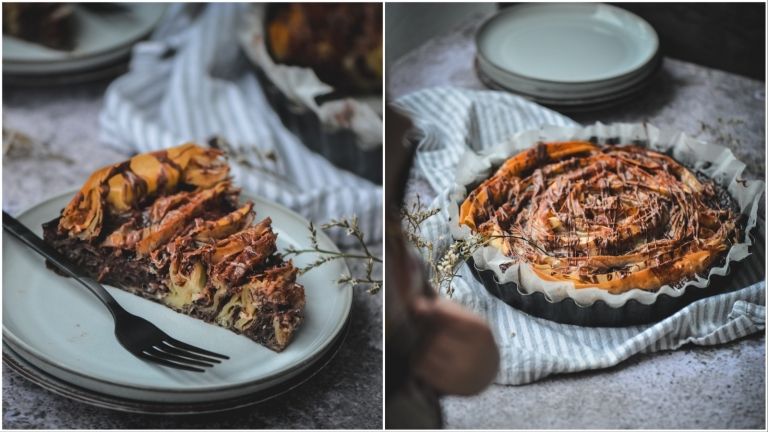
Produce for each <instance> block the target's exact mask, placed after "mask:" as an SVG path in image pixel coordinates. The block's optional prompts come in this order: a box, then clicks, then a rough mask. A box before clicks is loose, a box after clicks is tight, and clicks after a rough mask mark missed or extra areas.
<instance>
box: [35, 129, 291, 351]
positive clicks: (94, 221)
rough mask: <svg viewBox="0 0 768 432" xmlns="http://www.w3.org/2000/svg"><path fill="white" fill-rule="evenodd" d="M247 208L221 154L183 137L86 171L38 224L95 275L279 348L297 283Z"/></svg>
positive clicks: (286, 336)
mask: <svg viewBox="0 0 768 432" xmlns="http://www.w3.org/2000/svg"><path fill="white" fill-rule="evenodd" d="M254 217H255V213H254V211H253V203H250V202H248V203H245V204H242V205H241V204H239V190H238V189H235V188H233V187H232V184H231V182H230V179H229V166H228V165H227V163H226V160H225V158H224V156H223V154H222V153H221V152H220V151H218V150H216V149H205V148H202V147H199V146H196V145H194V144H185V145H182V146H179V147H174V148H170V149H168V150H165V151H159V152H154V153H147V154H141V155H138V156H135V157H133V158H131V159H130V160H128V161H126V162H123V163H119V164H115V165H111V166H108V167H105V168H102V169H100V170H98V171H96V172H95V173H93V175H91V177H90V178H89V179H88V181H87V182H86V183H85V185H84V186H83V188H82V189H81V190H80V191H79V192H78V193H77V195H75V197H74V198H73V199H72V201H71V202H70V203H69V204H68V205H67V207H66V208H64V209H63V211H62V213H61V217H59V218H57V219H55V220H53V221H51V222H49V223H47V224H45V225H44V233H45V239H46V241H48V242H49V243H51V244H53V245H54V246H55V247H56V248H57V249H58V250H59V251H61V252H62V253H64V254H66V255H67V256H68V257H69V258H70V259H72V260H73V261H75V262H76V263H77V264H78V265H80V266H81V267H82V268H83V269H84V270H85V272H87V273H89V274H90V275H92V276H94V277H96V278H97V279H98V280H100V281H103V282H106V283H110V284H113V285H116V286H119V287H121V288H123V289H125V290H128V291H130V292H133V293H135V294H138V295H141V296H143V297H147V298H150V299H153V300H156V301H159V302H161V303H163V304H165V305H167V306H168V307H170V308H173V309H174V310H176V311H179V312H182V313H185V314H188V315H191V316H195V317H197V318H200V319H203V320H205V321H208V322H213V323H216V324H218V325H220V326H222V327H226V328H228V329H231V330H233V331H235V332H237V333H241V334H243V335H245V336H247V337H249V338H251V339H253V340H254V341H256V342H259V343H261V344H263V345H265V346H267V347H269V348H271V349H273V350H276V351H282V350H283V349H284V348H285V347H286V346H287V345H288V343H289V342H290V341H291V339H292V338H293V335H294V333H295V331H296V329H297V328H298V327H299V325H300V324H301V322H302V319H303V312H304V288H303V287H302V286H301V285H300V284H298V283H296V275H297V269H296V268H295V267H293V265H292V263H291V262H290V261H283V259H282V257H281V256H280V255H279V254H278V253H277V248H276V239H277V235H276V234H275V233H274V232H273V231H272V227H271V220H270V219H269V218H266V219H264V220H262V221H261V222H258V223H257V224H255V225H253V224H252V223H253V221H254Z"/></svg>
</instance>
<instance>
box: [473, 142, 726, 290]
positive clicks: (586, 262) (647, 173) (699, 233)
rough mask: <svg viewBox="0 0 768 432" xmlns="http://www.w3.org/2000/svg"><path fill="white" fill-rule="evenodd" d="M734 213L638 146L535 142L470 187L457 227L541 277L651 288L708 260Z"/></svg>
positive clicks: (706, 188)
mask: <svg viewBox="0 0 768 432" xmlns="http://www.w3.org/2000/svg"><path fill="white" fill-rule="evenodd" d="M737 221H738V215H737V214H736V212H734V211H733V210H732V209H731V208H729V207H728V206H727V205H724V204H722V203H720V201H719V198H718V196H717V191H716V190H715V186H714V184H713V183H711V182H701V181H699V180H698V179H697V177H696V176H695V175H694V174H693V173H691V172H690V171H689V170H687V169H686V168H685V167H683V166H682V165H680V164H679V163H677V162H676V161H675V160H674V159H672V158H670V157H668V156H666V155H663V154H660V153H657V152H653V151H650V150H647V149H644V148H640V147H633V146H612V147H604V148H603V147H598V146H596V145H594V144H591V143H589V142H582V141H576V142H559V143H546V144H539V145H538V146H537V147H536V148H534V149H530V150H527V151H525V152H522V153H519V154H518V155H516V156H514V157H512V158H511V159H509V160H508V161H507V162H505V163H504V165H502V167H501V168H500V169H499V170H498V171H497V172H496V173H495V174H494V175H493V176H492V177H491V178H489V179H487V180H486V181H484V182H483V183H482V184H481V185H480V186H478V187H477V188H476V189H475V190H473V191H472V192H471V193H470V194H469V196H468V197H467V199H466V200H465V201H464V202H463V203H462V205H461V211H460V216H459V222H460V224H463V225H466V226H468V227H470V228H471V229H472V230H473V231H475V232H478V233H481V234H482V235H484V236H488V237H492V238H493V239H492V242H491V244H493V245H495V246H496V247H498V248H500V249H501V250H502V252H503V253H504V254H506V255H507V256H510V257H513V258H517V259H519V260H520V261H523V262H525V263H527V264H528V265H530V267H531V269H532V270H533V272H534V273H535V274H536V275H537V276H538V277H539V278H541V279H543V280H546V281H565V282H570V283H572V284H573V285H574V286H575V287H576V288H586V287H596V288H601V289H604V290H606V291H609V292H611V293H621V292H625V291H628V290H630V289H634V288H638V289H644V290H656V289H658V288H660V287H661V286H663V285H670V284H674V283H677V282H680V281H682V280H683V279H685V278H690V277H693V276H694V275H695V274H697V273H702V272H704V271H705V270H706V269H708V268H709V267H711V266H712V265H713V264H714V263H715V260H716V259H718V258H719V257H720V256H722V254H723V253H725V252H726V251H727V250H728V248H729V247H730V245H731V244H733V243H734V242H735V239H736V237H737V233H738V223H737Z"/></svg>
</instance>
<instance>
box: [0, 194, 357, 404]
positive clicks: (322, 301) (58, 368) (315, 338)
mask: <svg viewBox="0 0 768 432" xmlns="http://www.w3.org/2000/svg"><path fill="white" fill-rule="evenodd" d="M73 195H74V191H73V192H71V193H67V194H64V195H60V196H57V197H55V198H52V199H49V200H46V201H44V202H43V203H41V204H38V205H37V206H35V207H33V208H31V209H30V210H28V211H26V212H24V213H23V214H22V215H20V216H19V217H18V219H19V220H20V221H21V222H22V223H24V224H25V225H27V226H28V227H29V228H31V229H32V230H33V231H35V232H36V233H37V234H38V235H41V234H42V228H41V224H42V223H44V222H47V221H49V220H51V219H53V218H55V217H56V216H57V215H58V214H59V212H60V210H61V209H62V208H63V207H64V206H65V205H66V203H67V202H68V201H69V199H70V198H71V197H72V196H73ZM246 199H249V200H252V201H254V204H255V205H254V208H255V210H256V212H257V214H256V218H257V220H260V219H262V218H264V217H266V216H270V217H271V218H272V226H273V229H274V230H275V232H277V233H278V249H279V250H284V249H285V248H286V247H287V246H288V245H292V246H294V247H297V248H305V247H309V246H310V245H309V239H308V235H309V230H308V228H307V225H308V222H307V221H306V220H305V219H304V218H302V217H301V216H299V215H297V214H295V213H293V212H292V211H290V210H288V209H286V208H284V207H282V206H280V205H277V204H274V203H271V202H268V201H265V200H263V199H259V198H252V197H247V198H246ZM318 237H319V242H320V246H321V247H323V248H327V249H330V250H337V249H336V246H335V245H334V244H333V242H332V241H331V240H330V239H329V238H328V237H327V236H325V235H323V234H322V233H320V235H319V236H318ZM316 258H317V256H314V254H308V255H303V256H300V257H297V258H296V259H295V263H296V264H297V265H299V266H301V265H304V264H306V263H308V262H310V261H312V260H314V259H316ZM3 270H4V271H3V340H4V342H5V343H7V344H8V345H9V346H10V347H11V348H12V349H13V350H14V351H15V352H16V353H18V354H19V355H21V356H23V357H24V358H25V360H27V361H28V362H29V363H30V364H32V365H34V366H35V367H38V368H40V369H42V370H44V371H45V372H46V373H49V374H51V375H53V376H55V377H57V378H59V379H62V380H64V381H66V382H70V383H73V384H74V385H77V386H79V387H83V388H86V389H89V390H93V391H96V392H99V393H102V394H106V395H112V396H117V397H121V398H129V399H134V400H143V401H162V402H173V403H195V402H201V401H208V402H211V401H216V400H224V399H231V398H235V397H238V396H242V395H246V394H250V393H254V392H256V391H261V390H264V389H266V388H269V387H272V386H275V385H278V384H279V383H281V382H284V381H286V380H288V379H290V378H292V377H294V376H296V375H297V374H299V373H300V372H301V371H303V370H305V369H307V368H309V367H310V366H311V365H312V364H313V362H315V361H316V360H317V359H319V358H321V357H322V355H323V354H325V352H326V351H327V350H328V348H329V346H330V345H331V343H332V342H333V341H334V339H335V338H336V337H337V336H338V334H339V333H340V332H341V330H342V328H343V327H344V323H345V322H346V320H347V317H348V315H349V312H350V307H351V303H352V290H351V289H350V288H349V287H340V286H338V285H337V284H336V283H335V280H336V279H338V278H339V275H341V274H343V273H344V272H347V271H348V270H347V267H346V265H345V264H344V263H342V262H340V261H332V262H330V263H328V264H326V265H323V266H321V267H319V268H316V269H313V270H312V271H310V272H308V273H307V274H305V275H303V276H301V277H300V278H299V282H301V283H302V284H304V286H305V290H306V299H307V305H306V310H305V321H304V323H303V324H302V327H301V328H300V329H299V331H298V333H297V335H296V338H295V339H294V341H293V342H292V343H291V344H290V345H289V346H288V347H287V348H286V349H285V351H283V352H282V353H275V352H273V351H271V350H269V349H267V348H264V347H262V346H261V345H258V344H256V343H255V342H252V341H251V340H249V339H247V338H245V337H243V336H240V335H237V334H235V333H232V332H230V331H228V330H225V329H223V328H220V327H217V326H215V325H211V324H207V323H205V322H203V321H200V320H197V319H194V318H190V317H187V316H185V315H182V314H179V313H176V312H174V311H172V310H170V309H168V308H166V307H165V306H163V305H160V304H158V303H155V302H152V301H149V300H145V299H142V298H140V297H138V296H135V295H132V294H129V293H127V292H125V291H122V290H120V289H118V288H113V287H107V289H108V290H109V292H110V293H111V294H112V295H113V296H114V297H115V298H116V299H117V301H118V302H119V303H120V304H121V305H123V306H124V307H125V308H126V309H127V310H128V311H129V312H132V313H135V314H137V315H140V316H142V317H144V318H146V319H148V320H149V321H151V322H153V323H155V324H156V325H157V326H158V327H160V328H161V329H163V330H164V331H166V332H167V333H169V334H170V335H172V336H174V337H176V338H178V339H180V340H183V341H186V342H189V343H192V344H194V345H198V346H200V347H201V348H206V349H209V350H211V351H214V352H220V353H222V354H227V355H229V356H230V358H231V359H230V360H228V361H225V362H223V363H222V364H220V365H217V366H215V367H214V368H213V369H211V370H209V371H207V372H206V373H204V374H197V373H189V372H184V371H179V370H175V369H169V368H165V367H162V366H157V365H154V364H151V363H147V362H144V361H142V360H140V359H138V358H136V357H134V356H133V355H131V354H130V353H128V352H127V351H126V350H125V349H123V348H122V346H121V345H120V344H119V343H118V342H117V340H116V339H115V337H114V334H113V321H112V318H111V316H110V315H109V312H108V311H107V309H106V308H105V307H104V306H103V305H102V304H101V303H100V302H99V300H98V299H97V298H96V297H95V296H94V295H93V294H91V293H90V292H88V291H87V290H85V289H83V288H82V287H80V286H79V285H77V284H76V283H74V282H72V281H71V280H69V279H67V278H64V277H61V276H58V275H56V274H55V273H53V272H52V271H50V270H48V269H46V268H45V264H44V261H43V259H42V257H40V256H39V255H37V254H36V253H34V252H32V251H31V250H29V249H27V248H26V247H25V246H23V245H22V244H21V243H19V242H18V241H16V240H15V239H12V238H10V236H6V235H4V236H3Z"/></svg>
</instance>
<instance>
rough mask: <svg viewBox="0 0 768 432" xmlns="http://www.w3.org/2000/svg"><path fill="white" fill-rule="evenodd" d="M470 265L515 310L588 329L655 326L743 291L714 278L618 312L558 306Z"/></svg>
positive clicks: (567, 303) (568, 303)
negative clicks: (699, 303)
mask: <svg viewBox="0 0 768 432" xmlns="http://www.w3.org/2000/svg"><path fill="white" fill-rule="evenodd" d="M467 264H468V265H469V268H470V269H471V270H472V274H473V275H474V276H475V278H476V279H477V280H479V281H480V282H482V284H483V286H485V288H486V289H487V290H488V292H490V293H491V294H493V295H494V296H496V297H498V298H499V299H501V300H502V301H503V302H504V303H506V304H508V305H510V306H512V307H514V308H515V309H519V310H521V311H523V312H525V313H527V314H528V315H532V316H535V317H538V318H544V319H547V320H550V321H554V322H558V323H561V324H571V325H578V326H584V327H628V326H635V325H643V324H652V323H655V322H658V321H661V320H663V319H664V318H667V317H669V316H671V315H673V314H674V313H675V312H677V311H679V310H680V309H682V308H684V307H686V306H688V305H689V304H691V303H693V302H695V301H696V300H700V299H703V298H706V297H710V296H713V295H717V294H722V293H726V292H730V291H735V290H737V289H740V288H741V287H735V288H734V287H731V288H729V287H727V285H726V284H724V283H718V282H722V281H723V279H724V278H723V277H720V276H717V275H712V277H711V278H710V284H709V286H707V287H705V288H698V287H695V286H688V287H687V288H686V290H685V292H684V293H683V294H682V295H681V296H679V297H671V296H668V295H666V294H661V295H659V296H658V297H657V298H656V301H655V302H653V303H651V304H649V305H645V304H642V303H640V302H639V301H637V300H634V299H630V300H628V301H627V302H626V303H625V304H624V306H621V307H618V308H614V307H611V306H609V305H608V304H606V303H605V302H604V301H602V300H598V301H596V302H595V303H593V304H592V305H591V306H580V305H578V304H576V302H575V301H574V300H573V299H572V298H570V297H566V298H565V299H563V300H561V301H559V302H556V303H555V302H551V301H550V300H547V298H546V296H545V295H544V294H543V293H541V292H538V291H535V292H532V293H530V294H524V293H522V292H520V290H518V287H517V284H515V283H514V282H507V283H504V284H500V283H499V282H498V280H497V279H496V275H495V274H494V273H493V271H492V270H485V269H483V270H481V269H478V268H477V267H476V266H475V262H474V260H473V259H472V258H470V259H469V260H468V261H467ZM739 265H740V263H738V262H731V264H730V267H729V273H730V271H732V270H733V268H734V266H737V268H738V266H739Z"/></svg>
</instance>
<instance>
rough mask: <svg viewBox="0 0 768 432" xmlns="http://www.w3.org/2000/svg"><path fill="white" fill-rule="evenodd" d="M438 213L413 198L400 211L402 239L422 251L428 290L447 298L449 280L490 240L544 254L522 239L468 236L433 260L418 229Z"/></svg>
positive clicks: (429, 245)
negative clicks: (526, 246)
mask: <svg viewBox="0 0 768 432" xmlns="http://www.w3.org/2000/svg"><path fill="white" fill-rule="evenodd" d="M438 213H440V209H439V208H434V209H426V208H425V206H424V204H423V203H422V202H421V199H420V197H419V196H418V195H416V201H415V202H414V203H413V204H412V205H411V206H410V207H403V209H401V215H402V219H403V221H404V222H405V225H406V226H405V235H406V238H407V240H408V241H409V242H410V243H411V244H412V245H414V246H415V247H416V248H418V249H419V250H421V251H422V255H423V258H424V261H425V263H426V265H427V268H428V270H429V278H430V282H431V283H432V286H433V287H435V288H436V289H437V290H438V291H439V292H442V291H443V289H445V293H446V294H447V295H448V297H452V296H453V291H454V288H453V280H454V279H455V278H456V277H460V276H459V274H458V272H459V269H460V267H461V266H460V265H461V264H462V263H464V262H465V261H467V260H468V259H469V258H471V257H472V255H473V254H474V253H475V252H476V251H477V250H478V249H480V248H482V247H485V246H487V245H488V244H489V243H490V242H491V241H492V240H494V239H498V238H512V239H517V240H522V241H524V242H526V243H528V244H529V245H531V246H532V247H534V248H536V249H538V250H539V251H541V252H542V253H544V254H546V253H547V252H546V251H545V250H544V249H542V248H541V247H540V246H539V245H537V244H536V243H535V242H533V241H531V240H530V239H527V238H525V237H522V236H518V235H513V234H500V235H491V236H487V235H480V234H472V235H470V236H469V237H467V238H465V239H459V240H454V241H453V242H452V243H451V244H450V245H449V246H448V248H447V249H446V251H445V252H444V253H443V254H442V255H441V256H440V258H439V259H437V260H435V259H433V257H434V254H435V246H434V244H433V243H432V242H430V241H428V240H426V239H424V238H423V237H422V236H421V225H422V224H423V223H424V221H426V220H427V219H429V218H430V217H432V216H434V215H436V214H438Z"/></svg>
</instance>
